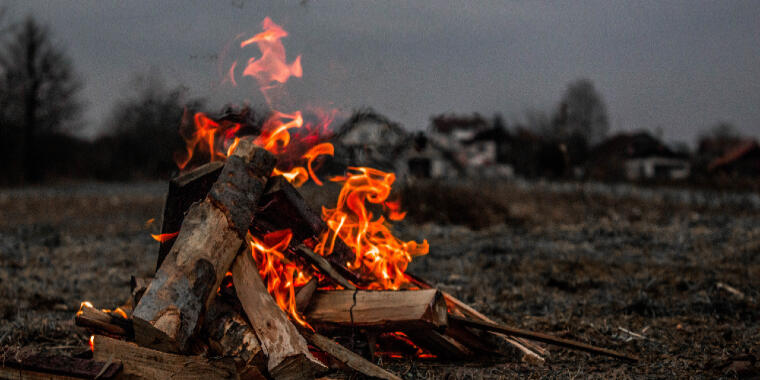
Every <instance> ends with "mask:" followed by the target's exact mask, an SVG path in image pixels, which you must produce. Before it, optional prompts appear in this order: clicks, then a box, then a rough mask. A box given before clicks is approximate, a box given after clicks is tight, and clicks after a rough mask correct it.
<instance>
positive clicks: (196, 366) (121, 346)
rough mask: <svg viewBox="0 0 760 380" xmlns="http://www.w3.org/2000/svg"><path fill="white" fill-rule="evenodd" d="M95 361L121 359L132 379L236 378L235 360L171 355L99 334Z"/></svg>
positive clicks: (125, 375) (123, 371) (125, 372)
mask: <svg viewBox="0 0 760 380" xmlns="http://www.w3.org/2000/svg"><path fill="white" fill-rule="evenodd" d="M93 347H94V350H93V355H92V357H93V359H95V360H97V361H108V360H118V361H120V362H121V363H122V365H123V367H124V369H123V370H122V375H123V377H126V378H130V379H237V378H238V376H237V370H236V369H235V364H234V363H233V361H232V359H229V358H224V359H219V360H212V359H207V358H204V357H202V356H186V355H175V354H169V353H166V352H162V351H156V350H151V349H148V348H144V347H138V346H137V345H135V344H133V343H128V342H124V341H121V340H117V339H111V338H108V337H105V336H100V335H96V336H95V339H94V341H93Z"/></svg>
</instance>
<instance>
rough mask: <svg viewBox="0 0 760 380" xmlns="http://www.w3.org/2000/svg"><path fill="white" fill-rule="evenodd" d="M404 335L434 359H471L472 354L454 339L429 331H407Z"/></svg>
mask: <svg viewBox="0 0 760 380" xmlns="http://www.w3.org/2000/svg"><path fill="white" fill-rule="evenodd" d="M405 333H406V334H407V335H408V336H409V338H411V339H412V341H413V342H414V343H415V344H416V345H418V346H420V347H422V348H424V349H426V350H428V351H430V352H431V353H432V354H434V355H435V356H436V357H438V358H441V359H446V360H453V361H461V360H464V359H466V358H468V357H471V356H472V354H473V352H472V350H470V349H469V348H468V347H467V346H466V345H464V344H462V343H461V342H459V341H458V340H457V339H456V338H454V337H451V336H448V335H446V334H443V333H440V332H438V331H435V330H431V329H407V330H406V331H405Z"/></svg>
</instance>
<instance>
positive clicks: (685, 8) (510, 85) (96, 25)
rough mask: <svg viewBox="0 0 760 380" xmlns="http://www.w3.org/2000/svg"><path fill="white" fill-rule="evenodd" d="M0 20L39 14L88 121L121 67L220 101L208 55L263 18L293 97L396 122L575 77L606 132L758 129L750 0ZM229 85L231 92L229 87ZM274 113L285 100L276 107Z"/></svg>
mask: <svg viewBox="0 0 760 380" xmlns="http://www.w3.org/2000/svg"><path fill="white" fill-rule="evenodd" d="M4 3H6V4H7V5H6V6H7V8H9V9H8V10H9V13H10V15H9V18H11V19H16V20H18V19H20V18H22V17H23V16H25V15H28V14H32V15H34V16H35V17H36V18H37V19H39V20H41V21H43V22H44V23H46V24H48V25H49V27H50V28H51V29H52V32H53V34H54V37H55V40H56V41H57V42H58V44H59V45H60V46H61V47H62V48H64V49H65V51H66V52H67V53H68V55H69V56H70V57H71V58H72V60H73V62H74V65H75V68H76V70H77V72H78V74H79V76H80V77H81V78H82V80H83V82H84V84H85V87H84V91H83V94H82V95H83V100H85V101H86V102H88V103H89V107H88V111H87V113H86V121H87V123H88V126H89V129H88V130H87V131H86V133H87V134H89V135H93V134H96V133H97V131H98V128H99V126H100V125H101V124H102V121H103V120H104V119H105V117H106V115H107V114H108V113H109V111H110V109H111V107H112V106H113V104H114V102H115V101H116V100H117V99H118V98H119V97H120V96H122V95H123V94H124V93H126V92H128V90H129V83H130V80H131V78H132V77H134V75H135V74H136V73H145V72H148V71H150V70H152V69H153V70H158V71H159V72H160V73H161V75H162V76H163V77H164V78H165V79H166V81H167V82H168V83H169V84H171V85H177V84H182V85H184V86H187V87H188V88H189V89H190V91H191V93H192V94H193V95H196V96H203V97H205V98H208V99H210V100H211V104H213V105H219V104H223V103H225V102H241V101H244V100H246V99H247V100H250V101H252V102H257V101H260V99H259V98H260V96H258V98H257V95H256V94H255V92H256V91H255V86H253V84H252V83H248V85H245V84H241V86H240V88H239V89H237V90H233V89H231V88H230V86H227V85H219V82H220V76H219V69H218V62H217V60H218V57H219V56H220V55H219V53H220V52H221V51H222V49H223V48H224V46H225V45H226V44H228V43H230V41H231V40H232V39H234V38H235V36H237V35H238V34H240V33H244V34H246V35H253V34H255V33H256V32H258V31H260V23H261V21H262V20H263V19H264V17H266V16H270V17H271V18H272V20H273V21H274V22H276V23H278V24H280V25H281V26H283V28H285V29H286V30H287V31H288V32H289V33H290V35H289V36H288V37H287V38H285V39H284V40H283V42H284V45H285V48H286V50H287V54H288V56H289V59H292V58H295V56H296V55H298V54H300V55H302V64H303V72H304V76H303V78H302V79H292V80H291V81H290V82H288V87H287V89H288V91H289V93H290V95H291V96H292V101H293V104H300V105H301V106H303V107H306V106H321V107H324V106H333V107H336V108H338V109H340V110H342V111H346V112H349V111H350V110H351V109H352V108H354V107H357V106H365V105H367V106H372V107H374V108H375V109H377V110H378V111H380V112H381V113H384V114H386V115H387V116H388V117H390V118H391V119H395V120H398V121H400V122H401V123H403V124H404V125H405V126H406V127H407V128H410V129H421V128H426V127H427V126H428V124H429V119H430V116H431V115H434V114H439V113H444V112H457V113H470V112H474V111H478V112H480V113H482V114H485V115H489V116H490V115H491V114H493V113H495V112H500V113H502V114H503V115H504V117H505V118H506V119H507V120H508V121H512V120H519V119H521V118H523V116H524V114H525V110H526V109H537V110H546V111H551V110H552V109H553V107H554V106H555V105H556V103H557V102H558V101H559V99H560V97H561V95H562V92H563V91H564V89H565V87H566V85H567V83H568V82H570V81H572V80H575V79H577V78H580V77H587V78H590V79H591V80H592V81H593V82H594V83H595V84H596V87H597V89H598V91H599V92H600V93H601V94H602V96H603V98H604V100H605V101H606V103H607V107H608V112H609V114H610V120H611V123H612V129H613V130H637V129H649V130H655V129H656V128H662V130H663V132H664V135H665V136H664V137H665V138H666V139H668V140H671V141H673V140H680V141H686V142H689V143H693V141H694V138H695V136H696V135H697V134H698V133H699V132H700V131H702V130H704V129H705V128H706V127H708V126H709V125H711V124H714V123H715V122H717V121H722V120H726V121H730V122H732V123H734V124H735V125H736V126H737V127H738V128H739V129H740V130H741V131H742V132H744V133H746V134H752V135H755V136H758V135H760V1H757V0H749V1H709V2H706V1H697V0H683V1H625V2H623V1H610V0H603V1H550V2H544V1H522V0H519V1H518V0H515V1H500V2H490V1H457V2H454V1H451V2H449V1H442V0H436V1H426V2H422V1H414V2H412V1H409V2H389V1H388V2H385V1H383V2H381V1H377V2H366V1H358V2H357V1H352V2H349V1H326V0H312V1H308V2H306V4H301V3H300V2H283V1H271V2H270V1H247V0H218V1H189V0H177V1H136V0H130V1H107V0H100V1H66V0H58V1H52V0H48V1H43V0H20V1H10V2H8V1H5V2H4ZM243 91H247V93H246V92H243ZM283 111H292V110H289V109H285V110H283Z"/></svg>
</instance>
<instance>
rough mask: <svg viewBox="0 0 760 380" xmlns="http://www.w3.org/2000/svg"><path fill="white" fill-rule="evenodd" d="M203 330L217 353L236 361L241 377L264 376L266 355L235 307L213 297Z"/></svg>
mask: <svg viewBox="0 0 760 380" xmlns="http://www.w3.org/2000/svg"><path fill="white" fill-rule="evenodd" d="M204 333H205V336H207V337H208V341H209V345H210V346H211V349H212V350H213V351H214V352H215V353H216V354H217V355H220V356H223V357H230V358H233V360H235V365H236V366H237V369H238V374H240V378H241V379H261V378H264V375H263V374H262V372H264V373H266V357H265V356H264V351H263V350H262V349H261V344H260V343H259V338H258V337H257V336H256V332H255V331H253V328H251V326H250V325H249V324H248V322H247V321H246V320H245V317H243V316H242V315H241V314H240V312H238V310H237V309H236V308H235V307H233V306H232V305H229V304H227V303H226V302H224V301H223V300H221V299H220V298H216V299H215V300H214V302H213V303H212V305H211V306H210V307H209V310H208V311H207V312H206V319H205V322H204Z"/></svg>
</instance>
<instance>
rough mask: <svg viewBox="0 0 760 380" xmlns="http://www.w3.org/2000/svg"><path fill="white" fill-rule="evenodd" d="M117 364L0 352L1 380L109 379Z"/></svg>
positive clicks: (65, 357) (112, 376)
mask: <svg viewBox="0 0 760 380" xmlns="http://www.w3.org/2000/svg"><path fill="white" fill-rule="evenodd" d="M121 368H122V366H121V363H119V362H115V361H113V360H111V361H98V360H91V359H79V358H72V357H68V356H63V355H50V354H38V353H29V352H23V351H16V350H2V351H0V378H2V379H83V378H84V379H94V378H95V377H97V378H98V379H113V378H115V377H116V376H117V375H118V373H119V371H121Z"/></svg>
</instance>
